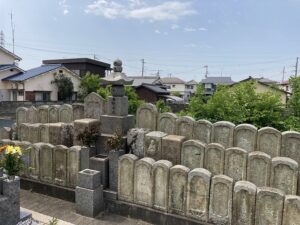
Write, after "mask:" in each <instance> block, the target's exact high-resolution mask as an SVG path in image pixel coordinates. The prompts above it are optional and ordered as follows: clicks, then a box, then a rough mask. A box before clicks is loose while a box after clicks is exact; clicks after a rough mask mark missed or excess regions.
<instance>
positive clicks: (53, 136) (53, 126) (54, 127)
mask: <svg viewBox="0 0 300 225" xmlns="http://www.w3.org/2000/svg"><path fill="white" fill-rule="evenodd" d="M61 131H62V123H49V143H50V144H53V145H60V144H61V143H62V137H61Z"/></svg>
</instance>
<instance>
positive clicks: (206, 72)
mask: <svg viewBox="0 0 300 225" xmlns="http://www.w3.org/2000/svg"><path fill="white" fill-rule="evenodd" d="M203 68H205V69H206V71H205V78H207V76H208V65H205V66H203Z"/></svg>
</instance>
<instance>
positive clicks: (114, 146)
mask: <svg viewBox="0 0 300 225" xmlns="http://www.w3.org/2000/svg"><path fill="white" fill-rule="evenodd" d="M106 144H107V145H108V146H109V147H110V148H111V150H121V149H123V148H124V139H123V136H122V133H121V132H120V131H119V130H117V131H115V132H114V134H113V135H112V136H111V137H110V138H108V139H107V141H106Z"/></svg>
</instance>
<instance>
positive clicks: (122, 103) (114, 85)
mask: <svg viewBox="0 0 300 225" xmlns="http://www.w3.org/2000/svg"><path fill="white" fill-rule="evenodd" d="M122 70H123V68H122V61H121V60H119V59H117V60H115V61H114V67H113V72H112V73H111V74H109V75H108V76H107V77H105V78H102V82H103V84H106V85H111V95H112V96H109V97H108V103H107V110H106V113H107V114H106V115H101V116H100V121H101V133H104V134H113V133H114V132H116V131H119V132H121V133H122V134H123V135H126V133H127V131H128V130H129V129H130V128H133V127H134V117H133V115H128V97H127V96H125V87H124V85H130V84H132V82H133V80H132V79H129V78H127V77H126V75H125V74H124V73H122Z"/></svg>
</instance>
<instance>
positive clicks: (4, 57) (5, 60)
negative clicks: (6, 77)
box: [0, 50, 15, 65]
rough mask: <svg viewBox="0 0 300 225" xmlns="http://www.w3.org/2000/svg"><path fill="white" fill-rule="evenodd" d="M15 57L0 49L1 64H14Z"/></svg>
mask: <svg viewBox="0 0 300 225" xmlns="http://www.w3.org/2000/svg"><path fill="white" fill-rule="evenodd" d="M14 63H15V58H14V57H12V56H11V55H10V54H7V53H6V52H3V51H1V50H0V65H1V64H2V65H3V64H14Z"/></svg>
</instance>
